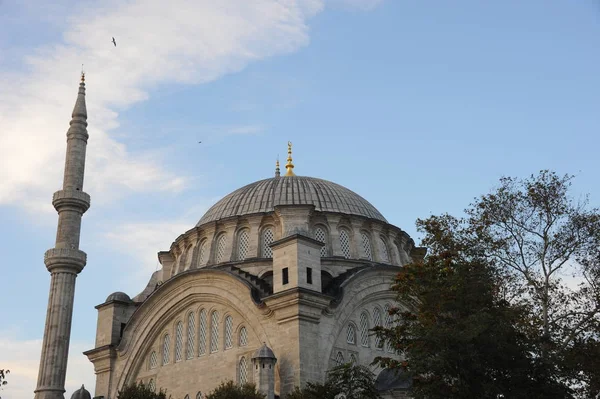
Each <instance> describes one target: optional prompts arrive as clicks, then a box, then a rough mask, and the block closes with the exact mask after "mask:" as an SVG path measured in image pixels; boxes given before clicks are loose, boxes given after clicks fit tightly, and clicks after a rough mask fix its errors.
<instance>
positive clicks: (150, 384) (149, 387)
mask: <svg viewBox="0 0 600 399" xmlns="http://www.w3.org/2000/svg"><path fill="white" fill-rule="evenodd" d="M148 389H149V390H150V391H152V392H154V390H155V389H156V384H155V383H154V379H153V378H150V382H149V383H148Z"/></svg>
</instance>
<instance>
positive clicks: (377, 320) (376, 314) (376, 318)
mask: <svg viewBox="0 0 600 399" xmlns="http://www.w3.org/2000/svg"><path fill="white" fill-rule="evenodd" d="M373 324H374V325H375V327H381V309H379V308H378V307H376V308H375V309H373ZM375 348H377V349H379V350H382V349H383V341H382V340H381V338H380V337H379V336H378V335H375Z"/></svg>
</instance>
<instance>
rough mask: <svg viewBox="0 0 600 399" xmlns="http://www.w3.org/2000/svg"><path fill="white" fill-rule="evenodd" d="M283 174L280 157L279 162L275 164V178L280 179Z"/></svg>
mask: <svg viewBox="0 0 600 399" xmlns="http://www.w3.org/2000/svg"><path fill="white" fill-rule="evenodd" d="M280 176H281V172H280V171H279V157H277V162H276V163H275V177H280Z"/></svg>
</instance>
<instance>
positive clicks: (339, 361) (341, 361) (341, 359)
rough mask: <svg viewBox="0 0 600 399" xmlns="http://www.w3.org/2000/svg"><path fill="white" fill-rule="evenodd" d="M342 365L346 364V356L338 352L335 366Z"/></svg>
mask: <svg viewBox="0 0 600 399" xmlns="http://www.w3.org/2000/svg"><path fill="white" fill-rule="evenodd" d="M342 364H344V355H343V354H342V352H338V353H337V354H336V355H335V365H336V366H341V365H342Z"/></svg>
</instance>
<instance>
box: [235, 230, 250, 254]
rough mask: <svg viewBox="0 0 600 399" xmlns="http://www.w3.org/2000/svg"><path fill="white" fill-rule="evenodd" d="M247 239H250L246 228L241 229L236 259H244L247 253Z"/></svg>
mask: <svg viewBox="0 0 600 399" xmlns="http://www.w3.org/2000/svg"><path fill="white" fill-rule="evenodd" d="M249 241H250V239H249V236H248V230H244V231H242V232H241V233H240V234H239V236H238V251H237V255H238V260H244V259H246V256H247V255H248V243H249Z"/></svg>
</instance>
